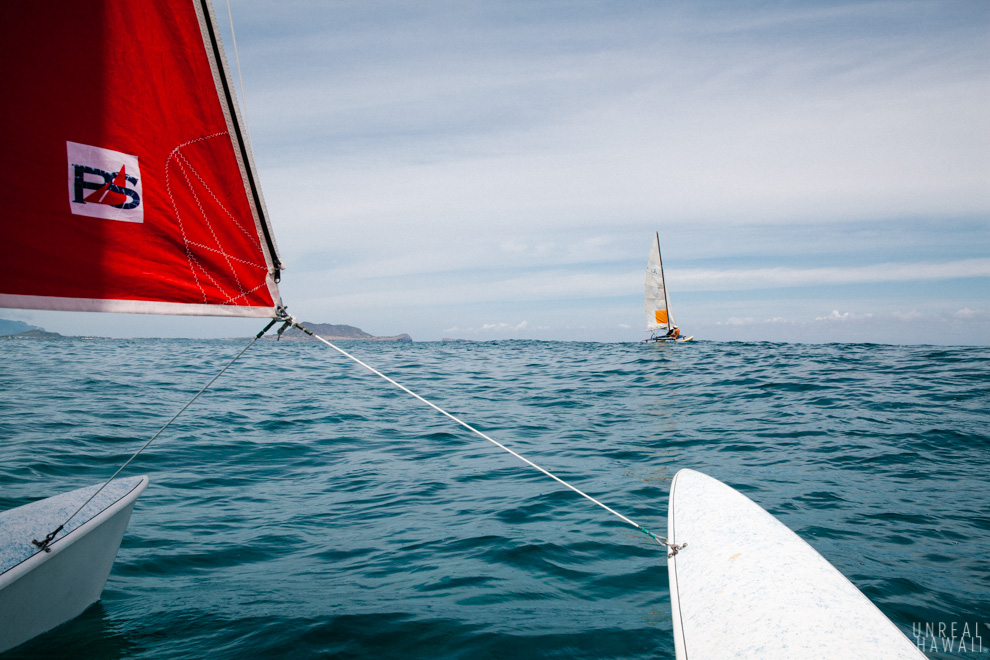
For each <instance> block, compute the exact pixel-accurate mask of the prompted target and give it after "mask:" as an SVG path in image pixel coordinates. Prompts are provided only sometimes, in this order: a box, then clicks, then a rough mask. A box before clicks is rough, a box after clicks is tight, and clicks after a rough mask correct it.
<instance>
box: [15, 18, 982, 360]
mask: <svg viewBox="0 0 990 660" xmlns="http://www.w3.org/2000/svg"><path fill="white" fill-rule="evenodd" d="M231 5H232V10H233V14H234V25H235V28H236V34H237V46H238V50H239V56H240V61H241V66H242V70H243V78H244V87H245V91H244V100H245V101H246V105H247V114H248V119H249V122H250V130H251V133H252V135H253V139H254V150H255V157H256V162H257V165H258V167H259V170H260V175H261V180H262V185H263V188H264V191H265V196H266V201H267V205H268V208H269V211H270V214H271V216H272V218H273V223H274V225H275V232H276V236H277V240H278V242H279V246H280V248H281V250H282V253H283V257H284V259H285V261H286V263H287V264H288V270H286V271H285V272H284V274H283V280H282V293H283V298H284V300H285V301H286V302H287V303H288V305H289V309H290V311H291V312H293V313H294V314H295V315H297V316H298V317H299V318H300V319H306V320H311V321H315V322H330V323H347V324H351V325H357V326H359V327H361V328H363V329H365V330H366V331H369V332H372V333H374V334H380V335H390V334H397V333H400V332H408V333H409V334H411V335H412V336H413V338H414V339H417V340H424V341H425V340H435V339H440V338H441V337H458V338H465V339H507V338H531V339H576V340H595V341H634V340H638V339H642V338H643V337H645V336H646V333H645V319H644V312H643V301H642V295H643V271H644V268H645V264H646V256H647V251H648V249H649V246H650V242H651V239H652V235H653V232H655V231H659V232H660V237H661V242H662V249H663V255H664V267H665V272H666V275H667V283H668V287H669V289H670V292H671V305H672V308H673V310H674V312H675V315H676V317H677V320H678V322H679V324H680V326H681V327H682V329H684V330H685V331H686V332H687V333H688V334H694V335H696V336H697V337H698V338H705V339H718V340H733V339H741V340H760V339H768V340H772V341H808V342H818V341H874V342H886V343H946V344H988V343H990V4H988V3H985V2H968V1H967V2H952V1H941V0H940V1H931V2H929V1H920V2H911V1H897V2H851V3H839V2H753V3H734V2H731V3H730V2H725V3H717V2H715V3H686V2H641V1H637V2H627V1H623V0H617V1H612V2H580V1H574V2H554V1H543V2H530V1H511V0H510V1H504V2H463V1H461V2H453V1H451V2H429V1H428V2H420V3H412V2H391V1H388V0H385V1H380V2H370V3H369V2H357V1H355V2H308V1H302V0H299V1H291V0H290V1H288V2H286V1H281V2H278V3H274V2H260V1H259V2H251V1H248V0H231ZM217 9H218V14H220V15H221V17H224V16H225V14H226V9H225V7H224V6H223V5H222V4H221V5H218V6H217ZM225 34H227V37H228V38H227V39H226V47H227V51H228V57H229V58H230V59H233V58H232V52H233V48H232V46H231V40H230V39H229V33H225ZM0 316H2V317H4V318H14V319H19V320H25V321H27V322H29V323H34V324H36V325H42V326H44V327H46V328H47V329H49V330H55V331H59V332H63V333H68V334H79V333H85V334H96V335H107V336H140V335H150V336H229V335H246V334H248V333H250V332H251V331H253V330H254V329H255V326H258V325H259V324H258V322H257V321H256V320H253V321H251V320H247V321H243V320H239V321H230V320H216V319H196V318H175V319H171V318H159V317H138V316H134V317H130V316H124V315H97V314H61V313H59V314H56V313H44V312H34V311H14V310H0Z"/></svg>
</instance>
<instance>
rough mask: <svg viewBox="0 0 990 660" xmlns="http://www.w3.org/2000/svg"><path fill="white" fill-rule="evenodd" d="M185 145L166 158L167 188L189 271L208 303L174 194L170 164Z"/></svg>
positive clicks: (204, 301)
mask: <svg viewBox="0 0 990 660" xmlns="http://www.w3.org/2000/svg"><path fill="white" fill-rule="evenodd" d="M196 141H197V140H193V141H191V142H187V143H186V144H192V142H196ZM183 146H185V145H180V146H178V147H176V148H175V149H173V150H172V153H171V154H169V157H168V158H167V159H166V160H165V189H166V190H167V191H168V199H169V201H170V202H171V203H172V211H173V212H174V213H175V219H176V220H177V221H178V223H179V231H180V232H182V243H183V245H184V246H185V248H186V260H187V261H188V262H189V271H190V272H191V273H192V276H193V280H195V282H196V286H197V287H199V291H200V293H201V294H203V304H206V305H208V304H209V299H208V298H207V297H206V289H204V288H203V285H202V283H200V281H199V275H198V274H197V273H196V267H195V266H194V265H193V261H194V257H193V254H192V251H191V250H190V249H189V239H188V238H187V237H186V227H185V224H184V223H183V222H182V214H181V213H179V206H178V204H176V203H175V196H174V195H173V194H172V168H170V167H169V165H170V164H171V162H172V157H173V156H174V155H175V152H176V151H178V150H179V149H180V148H181V147H183Z"/></svg>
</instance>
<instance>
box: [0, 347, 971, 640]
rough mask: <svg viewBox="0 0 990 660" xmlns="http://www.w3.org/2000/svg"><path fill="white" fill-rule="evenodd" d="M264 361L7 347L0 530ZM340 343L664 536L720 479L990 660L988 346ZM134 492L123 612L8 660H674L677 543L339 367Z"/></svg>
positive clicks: (250, 388) (226, 399) (194, 420)
mask: <svg viewBox="0 0 990 660" xmlns="http://www.w3.org/2000/svg"><path fill="white" fill-rule="evenodd" d="M246 343H247V340H209V341H207V340H107V339H64V340H20V341H19V340H5V341H0V384H2V393H0V509H6V508H9V507H13V506H17V505H20V504H25V503H27V502H30V501H33V500H35V499H40V498H42V497H46V496H49V495H52V494H56V493H59V492H63V491H66V490H71V489H73V488H77V487H81V486H86V485H90V484H93V483H97V482H100V481H101V480H103V479H105V478H106V477H108V476H109V475H110V474H111V473H112V472H113V471H114V470H115V469H116V467H117V466H118V465H119V464H121V463H122V462H123V461H124V460H126V458H127V457H128V456H129V455H130V454H131V452H133V451H134V450H136V449H137V448H138V447H139V446H140V445H141V444H142V443H143V442H144V441H145V440H147V439H148V438H149V437H151V436H152V435H153V434H154V433H155V432H156V431H157V430H158V429H159V428H160V427H161V425H162V424H163V423H164V422H165V421H167V419H168V418H169V417H171V416H172V414H174V412H175V411H176V410H178V409H179V408H180V407H181V406H182V405H183V404H184V403H185V402H186V401H187V400H188V399H189V398H190V397H191V396H192V395H193V394H194V393H195V392H196V391H198V390H199V388H200V387H201V386H202V385H203V384H205V382H206V381H207V380H209V378H210V377H212V376H213V374H215V373H216V372H217V371H218V370H219V369H220V368H221V367H222V366H223V364H225V363H226V362H227V361H228V360H229V359H230V358H232V357H233V356H234V355H235V354H236V353H237V352H238V351H239V350H240V349H241V348H242V347H243V346H244V345H245V344H246ZM342 346H344V347H346V348H347V350H350V351H352V352H353V353H354V354H355V355H357V356H358V357H360V358H361V359H363V360H365V361H367V362H369V363H370V364H372V365H373V366H375V367H377V368H378V369H380V370H381V371H383V372H385V373H386V374H388V375H390V376H391V377H393V378H395V379H396V380H397V381H399V382H401V383H402V384H404V385H406V386H407V387H409V388H410V389H412V390H414V391H416V392H417V393H419V394H421V395H422V396H424V397H425V398H427V399H430V400H431V401H433V402H434V403H436V404H437V405H439V406H441V407H443V408H444V409H446V410H448V411H450V412H451V413H453V414H455V415H458V416H460V417H461V418H463V419H464V420H465V421H466V422H468V423H469V424H472V425H473V426H475V427H477V428H478V429H479V430H481V431H483V432H485V433H487V434H489V435H491V436H492V437H494V438H495V439H497V440H498V441H500V442H502V443H504V444H506V445H507V446H509V447H511V448H512V449H513V450H515V451H517V452H519V453H520V454H522V455H523V456H525V457H527V458H528V459H530V460H532V461H534V462H535V463H537V464H539V465H541V466H542V467H544V468H546V469H547V470H549V471H551V472H553V473H554V474H556V475H558V476H559V477H560V478H562V479H564V480H566V481H568V482H570V483H572V484H574V485H575V486H576V487H577V488H580V489H581V490H583V491H585V492H587V493H588V494H590V495H592V496H594V497H596V498H597V499H599V500H601V501H602V502H603V503H605V504H607V505H608V506H610V507H611V508H613V509H615V510H616V511H618V512H619V513H621V514H623V515H625V516H627V517H629V518H631V519H633V520H635V521H636V522H637V523H640V524H642V525H644V526H646V527H647V528H649V529H650V530H652V531H654V532H656V533H657V534H658V535H664V534H665V532H666V509H667V494H668V491H669V487H670V481H671V479H672V477H673V476H674V474H675V473H676V472H677V471H678V470H680V469H682V468H692V469H695V470H700V471H702V472H705V473H707V474H709V475H711V476H714V477H716V478H718V479H721V480H722V481H725V482H726V483H728V484H730V485H732V486H734V487H735V488H737V489H739V490H740V491H741V492H743V493H745V494H746V495H747V496H749V497H750V498H751V499H753V500H755V501H756V502H757V503H759V504H760V505H762V506H763V507H764V508H766V509H767V510H768V511H770V512H771V513H773V514H774V515H775V516H777V517H778V518H779V519H780V520H781V521H783V522H784V523H785V524H786V525H787V526H788V527H790V528H791V529H793V530H795V531H796V532H798V534H800V535H801V536H802V537H803V538H804V539H805V540H806V541H808V542H809V543H810V544H811V545H812V546H814V547H815V548H816V549H817V550H818V551H819V552H820V553H821V554H822V555H824V556H825V557H826V558H827V559H828V560H829V561H830V562H832V564H833V565H835V566H836V567H837V568H838V569H839V570H840V571H842V572H843V573H844V574H845V575H846V576H847V577H848V578H849V579H850V580H851V581H852V582H853V583H854V584H855V585H856V586H858V587H859V588H860V589H861V590H862V591H863V592H864V593H865V594H866V595H867V596H868V597H869V598H870V599H872V600H873V602H874V603H876V604H877V606H878V607H879V608H880V609H881V610H882V611H883V612H884V613H885V614H886V615H887V616H888V617H890V618H891V620H893V621H894V622H895V623H896V624H897V625H898V626H899V627H900V629H901V630H902V631H903V632H904V633H905V634H906V635H907V636H908V638H909V639H911V640H912V641H917V642H918V643H919V644H920V645H921V646H922V647H924V649H925V651H926V652H927V653H928V655H929V657H931V658H951V657H968V658H972V657H974V656H976V657H979V655H980V654H981V653H984V654H985V653H990V627H988V626H990V623H988V622H990V484H988V475H990V348H969V347H958V348H956V347H948V348H947V347H934V346H886V345H873V344H827V345H801V344H771V343H731V342H730V343H719V342H706V341H697V342H693V343H688V344H679V345H674V346H654V345H647V344H645V343H625V344H599V343H568V342H536V341H504V342H490V343H484V342H463V343H462V342H457V343H453V342H449V343H430V342H418V343H411V344H410V343H358V342H344V343H342ZM124 474H125V476H133V475H137V474H147V475H148V476H149V477H150V479H151V484H150V486H149V487H148V489H147V491H145V493H144V494H143V495H142V496H141V497H140V499H139V500H138V502H137V506H136V508H135V509H134V514H133V517H132V518H131V523H130V526H129V527H128V530H127V533H126V535H125V537H124V541H123V544H122V545H121V548H120V552H119V554H118V556H117V562H116V564H115V565H114V568H113V571H112V573H111V574H110V579H109V580H108V582H107V586H106V589H105V590H104V592H103V598H102V600H101V601H100V602H99V603H98V604H96V605H94V606H93V607H91V608H90V609H89V610H87V611H86V612H85V613H84V614H83V615H82V616H80V617H78V618H77V619H75V620H73V621H71V622H70V623H68V624H66V625H63V626H61V627H59V628H57V629H55V630H54V631H52V632H50V633H47V634H45V635H42V636H41V637H38V638H36V639H35V640H33V641H31V642H29V643H27V644H25V645H23V646H21V647H19V648H17V649H14V650H13V651H11V652H10V653H8V654H7V655H4V656H3V658H4V660H7V659H8V658H9V659H13V658H31V659H32V660H33V659H36V658H38V657H45V658H51V657H54V658H58V657H66V658H68V657H71V658H94V659H112V658H154V659H156V660H162V659H167V658H206V657H208V658H210V659H211V660H219V659H224V658H231V659H234V658H236V659H238V660H243V659H246V658H265V659H271V658H294V659H295V658H368V657H375V658H399V657H402V658H589V659H590V658H673V656H674V652H673V648H674V646H673V638H672V634H671V620H670V598H669V589H668V583H667V568H666V554H665V552H664V549H663V548H662V547H661V546H659V545H658V544H657V543H656V542H654V541H653V540H651V539H650V538H648V537H647V536H646V535H644V534H642V533H640V532H638V531H637V530H636V529H635V528H633V527H631V526H630V525H628V524H626V523H624V522H622V521H621V520H619V519H618V518H616V517H615V516H612V515H611V514H609V513H608V512H606V511H604V510H603V509H601V508H599V507H597V506H595V505H594V504H592V503H591V502H589V501H588V500H586V499H584V498H582V497H580V496H579V495H576V494H575V493H573V492H572V491H570V490H568V489H566V488H564V487H563V486H561V485H560V484H558V483H556V482H554V481H552V480H550V479H549V478H547V477H546V476H545V475H543V474H541V473H540V472H538V471H536V470H534V469H533V468H531V467H529V466H527V465H525V464H524V463H522V462H521V461H519V460H518V459H516V458H515V457H513V456H511V455H509V454H507V453H505V452H503V451H501V450H500V449H498V448H497V447H495V446H494V445H492V444H491V443H488V442H486V441H485V440H483V439H481V438H479V437H477V436H475V435H473V434H470V433H469V432H467V431H465V430H464V429H462V428H461V427H459V426H457V425H455V424H454V423H452V422H451V421H450V420H448V419H447V418H445V417H443V416H442V415H440V414H438V413H437V412H436V411H434V410H432V409H430V408H428V407H426V406H424V405H423V404H422V403H420V402H419V401H416V400H415V399H413V398H411V397H409V396H408V395H407V394H405V393H403V392H401V391H399V390H398V389H396V388H395V387H394V386H392V385H390V384H388V383H386V382H384V381H382V380H381V379H379V378H377V377H376V376H374V375H371V374H369V373H368V372H367V371H365V370H364V369H362V368H361V367H359V366H357V365H354V364H353V363H351V362H349V361H347V360H346V359H345V358H343V357H341V356H339V355H337V354H336V353H334V352H333V351H331V350H329V349H327V348H326V347H324V346H323V345H322V344H319V343H316V342H302V341H282V342H274V341H266V342H258V343H257V344H256V345H255V346H253V347H252V348H251V349H250V350H249V351H248V352H247V353H246V354H245V355H244V357H243V358H241V360H240V361H239V362H238V363H236V364H235V365H234V366H233V367H232V368H231V369H230V370H229V371H228V372H227V373H226V374H224V376H222V377H221V378H220V379H219V380H218V381H217V383H216V384H215V385H214V387H213V388H212V389H210V390H209V391H208V392H207V393H206V394H205V395H204V396H203V397H202V398H201V399H200V400H199V401H197V402H196V403H194V404H193V405H192V406H191V408H190V409H189V411H188V412H187V413H186V414H185V415H183V416H182V417H180V418H179V420H178V421H177V422H176V423H175V424H174V425H173V426H171V427H170V428H169V429H168V430H167V431H166V432H165V433H164V434H163V435H162V437H160V438H159V439H158V440H156V441H155V443H154V444H152V445H151V446H150V448H149V449H148V450H147V451H146V452H145V453H144V454H142V455H141V456H140V457H139V458H138V459H137V461H136V462H135V463H134V464H132V465H131V466H130V467H129V468H128V469H127V470H126V472H125V473H124ZM713 616H717V613H714V612H713ZM964 626H965V631H967V632H968V635H969V636H968V637H966V636H965V634H964Z"/></svg>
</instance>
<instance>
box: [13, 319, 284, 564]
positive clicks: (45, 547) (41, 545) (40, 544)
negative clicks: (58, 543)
mask: <svg viewBox="0 0 990 660" xmlns="http://www.w3.org/2000/svg"><path fill="white" fill-rule="evenodd" d="M279 320H280V319H272V321H271V323H269V324H268V325H267V326H265V329H264V330H262V331H261V332H259V333H258V334H257V335H255V336H254V339H252V340H251V341H250V342H249V343H248V345H247V346H245V347H244V348H242V349H241V352H240V353H238V354H237V355H235V356H234V358H233V359H232V360H231V361H230V362H228V363H227V364H226V365H224V367H223V369H221V370H220V371H219V372H218V373H217V374H216V375H215V376H214V377H213V378H211V379H210V381H209V382H208V383H207V384H206V385H204V386H203V387H202V388H201V389H200V390H199V392H196V394H195V395H194V396H193V397H192V398H191V399H189V401H187V402H186V405H184V406H182V408H180V409H179V412H177V413H175V414H174V415H172V419H170V420H168V421H167V422H165V425H164V426H162V427H161V428H160V429H158V432H157V433H155V434H154V435H153V436H151V437H150V438H149V439H148V441H147V442H145V443H144V444H143V445H141V447H140V449H138V450H137V451H136V452H134V453H133V454H131V457H130V458H128V459H127V461H126V462H125V463H124V464H123V465H121V466H120V467H119V468H117V471H116V472H114V473H113V474H112V475H110V478H109V479H107V480H106V481H105V482H103V485H102V486H100V487H99V488H98V489H96V492H95V493H93V494H92V495H90V496H89V499H87V500H86V501H85V502H83V503H82V504H80V505H79V508H78V509H76V510H75V511H74V512H73V513H72V515H71V516H69V517H68V518H66V519H65V522H63V523H62V524H61V525H59V526H58V527H56V528H55V529H54V530H53V531H51V532H50V533H49V534H48V535H47V536H46V537H45V538H44V539H42V540H41V541H38V540H32V543H34V544H35V545H36V546H38V548H39V549H40V550H44V551H45V552H51V549H50V548H49V547H48V546H49V545H51V542H52V541H53V540H54V539H55V537H56V536H57V535H58V533H59V532H60V531H62V530H63V529H64V528H65V526H66V525H68V524H69V521H71V520H72V519H73V518H75V517H76V516H77V515H79V512H80V511H82V510H83V509H85V508H86V505H87V504H89V503H90V502H92V501H93V499H94V498H95V497H96V496H97V495H99V494H100V493H101V492H103V489H104V488H106V487H107V486H109V485H110V482H111V481H113V480H114V479H116V478H117V475H118V474H120V473H121V472H123V471H124V468H126V467H127V466H128V465H130V464H131V463H132V462H133V461H134V459H135V458H137V457H138V455H140V454H141V452H143V451H144V450H145V449H147V448H148V445H150V444H151V443H152V442H154V441H155V440H156V439H157V438H158V436H160V435H161V434H162V433H163V432H164V431H165V429H167V428H168V427H169V426H171V425H172V422H174V421H175V420H176V419H178V418H179V415H181V414H182V413H184V412H185V411H186V409H187V408H188V407H189V406H191V405H192V404H193V402H195V401H196V399H198V398H199V397H200V396H202V394H203V393H204V392H205V391H206V390H208V389H209V388H210V386H211V385H213V383H215V382H216V380H217V378H220V376H222V375H223V374H224V373H226V371H227V370H228V369H230V367H231V366H233V364H234V363H235V362H237V361H238V360H239V359H240V358H241V356H242V355H244V354H245V353H246V352H247V350H248V349H249V348H251V347H252V346H254V342H256V341H258V340H259V339H261V336H262V335H264V334H265V333H266V332H268V331H269V330H270V329H271V327H272V326H273V325H275V324H276V323H278V321H279Z"/></svg>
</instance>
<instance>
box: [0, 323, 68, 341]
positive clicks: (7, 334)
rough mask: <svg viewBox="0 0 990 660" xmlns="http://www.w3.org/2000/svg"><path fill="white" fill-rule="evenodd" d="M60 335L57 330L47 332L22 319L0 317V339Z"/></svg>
mask: <svg viewBox="0 0 990 660" xmlns="http://www.w3.org/2000/svg"><path fill="white" fill-rule="evenodd" d="M61 336H62V335H60V334H58V333H57V332H48V331H46V330H44V329H43V328H39V327H38V326H36V325H28V324H27V323H25V322H24V321H9V320H7V319H0V339H53V338H58V337H61Z"/></svg>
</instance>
